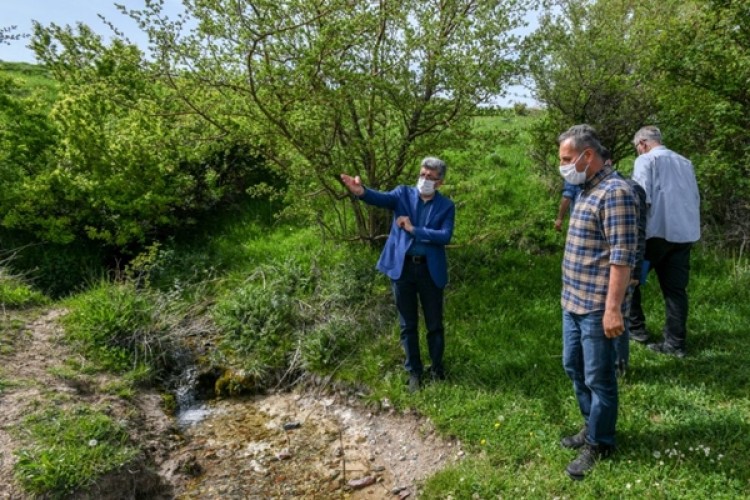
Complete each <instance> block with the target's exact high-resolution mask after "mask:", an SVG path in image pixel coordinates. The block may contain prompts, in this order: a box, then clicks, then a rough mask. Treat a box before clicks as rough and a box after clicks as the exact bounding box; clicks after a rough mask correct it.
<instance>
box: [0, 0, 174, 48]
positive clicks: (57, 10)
mask: <svg viewBox="0 0 750 500" xmlns="http://www.w3.org/2000/svg"><path fill="white" fill-rule="evenodd" d="M116 3H118V4H121V5H124V6H125V7H126V8H128V9H135V10H137V9H142V8H143V6H144V4H145V2H144V0H117V2H116ZM181 5H182V2H181V1H180V0H166V1H165V4H164V12H165V13H166V14H167V15H168V16H170V17H174V16H176V14H177V13H179V12H181V10H182V9H181ZM97 14H101V15H103V16H104V17H105V18H107V20H109V21H111V22H112V24H114V25H115V26H117V28H118V29H120V30H121V31H122V32H124V33H125V35H126V36H127V37H128V38H129V39H130V40H131V41H132V42H134V43H136V44H138V45H139V46H141V47H142V48H143V49H145V48H146V45H147V44H148V38H147V37H146V36H145V35H144V34H143V33H142V32H141V31H140V30H139V29H138V26H137V25H136V24H135V22H134V21H133V20H132V19H130V18H129V17H128V16H126V15H124V14H122V13H120V11H119V10H117V8H116V7H115V1H114V0H0V27H8V26H16V27H17V28H16V30H15V33H19V34H21V33H28V34H31V32H32V20H33V21H38V22H39V23H41V24H42V25H45V26H48V25H49V24H50V23H55V24H57V25H59V26H65V25H70V26H75V25H76V24H77V23H79V22H81V23H84V24H87V25H88V26H89V27H90V28H91V29H93V30H94V31H95V32H96V33H98V34H100V35H101V36H102V37H103V38H104V40H105V41H107V40H109V39H110V38H111V37H112V31H111V30H110V28H109V26H107V25H106V24H104V22H103V21H102V20H101V19H99V17H98V16H97ZM28 43H29V40H28V39H21V40H18V41H11V42H10V45H0V60H2V61H10V62H28V63H34V62H36V60H35V57H34V52H33V51H32V50H31V49H29V48H28V47H27V45H28Z"/></svg>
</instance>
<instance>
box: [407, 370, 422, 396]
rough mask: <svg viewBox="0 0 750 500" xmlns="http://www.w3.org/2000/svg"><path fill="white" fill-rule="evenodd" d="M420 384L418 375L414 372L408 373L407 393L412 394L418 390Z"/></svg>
mask: <svg viewBox="0 0 750 500" xmlns="http://www.w3.org/2000/svg"><path fill="white" fill-rule="evenodd" d="M421 385H422V380H421V377H420V376H419V375H416V374H414V373H412V374H411V375H409V394H414V393H415V392H417V391H419V388H420V387H421Z"/></svg>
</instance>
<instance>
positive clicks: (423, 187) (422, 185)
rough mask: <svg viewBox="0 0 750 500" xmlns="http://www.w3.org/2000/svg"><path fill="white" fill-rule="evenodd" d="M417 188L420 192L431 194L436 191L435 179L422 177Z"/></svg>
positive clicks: (426, 194)
mask: <svg viewBox="0 0 750 500" xmlns="http://www.w3.org/2000/svg"><path fill="white" fill-rule="evenodd" d="M417 189H418V190H419V194H422V195H425V196H430V195H431V194H433V193H434V192H435V181H431V180H430V179H425V178H424V177H420V178H419V180H418V181H417Z"/></svg>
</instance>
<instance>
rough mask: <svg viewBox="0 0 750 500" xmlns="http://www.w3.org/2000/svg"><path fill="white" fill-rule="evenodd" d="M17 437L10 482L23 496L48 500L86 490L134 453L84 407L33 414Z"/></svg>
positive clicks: (120, 433) (114, 427)
mask: <svg viewBox="0 0 750 500" xmlns="http://www.w3.org/2000/svg"><path fill="white" fill-rule="evenodd" d="M17 432H18V434H19V435H20V437H21V439H22V440H23V441H24V442H25V444H24V446H23V447H22V448H21V449H20V450H18V451H17V452H16V455H17V457H18V460H17V462H16V463H15V465H14V470H15V475H16V479H17V480H18V481H19V482H20V483H21V485H22V486H23V488H24V489H25V490H26V491H27V492H29V493H32V494H35V495H45V496H49V497H52V498H65V497H66V496H68V495H69V494H71V493H73V492H74V491H75V490H77V489H79V488H82V487H86V486H89V485H91V484H92V483H93V481H94V480H95V479H96V478H97V477H99V476H102V475H103V474H105V473H107V472H110V471H112V470H115V469H117V468H119V467H122V466H123V465H124V464H126V463H127V462H128V461H129V460H131V459H133V457H135V456H136V455H137V454H138V453H139V451H138V450H137V449H136V448H134V447H132V446H129V444H128V434H127V432H126V431H125V430H124V429H123V428H122V427H121V426H119V425H118V424H117V423H116V422H114V421H113V420H112V419H111V418H110V417H108V416H107V415H105V414H103V413H101V412H99V411H97V410H95V409H93V408H90V407H86V406H78V407H76V408H74V409H73V410H72V411H69V412H65V411H64V410H63V409H60V408H52V409H48V410H45V411H42V412H39V413H36V414H33V415H31V416H29V417H27V418H25V419H24V421H23V423H22V424H21V425H20V426H19V427H18V429H17Z"/></svg>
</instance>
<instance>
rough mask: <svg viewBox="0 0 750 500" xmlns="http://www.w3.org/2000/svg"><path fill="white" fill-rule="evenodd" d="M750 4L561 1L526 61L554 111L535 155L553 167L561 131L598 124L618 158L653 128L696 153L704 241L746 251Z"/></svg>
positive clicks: (539, 133)
mask: <svg viewBox="0 0 750 500" xmlns="http://www.w3.org/2000/svg"><path fill="white" fill-rule="evenodd" d="M749 21H750V20H749V19H748V10H747V8H746V5H745V3H744V2H741V1H734V0H730V1H724V0H716V1H713V0H697V1H690V2H683V1H672V0H669V1H666V2H665V1H658V2H657V1H646V2H638V3H637V4H634V3H632V2H622V1H620V0H596V1H592V2H583V3H581V2H571V1H566V2H563V3H562V8H561V9H555V10H551V11H549V12H548V13H547V14H545V16H544V17H543V18H542V20H541V22H540V28H539V29H538V31H537V32H536V33H535V34H534V35H533V36H532V37H530V38H529V40H528V41H527V45H526V50H525V52H524V60H525V63H526V66H527V68H528V71H529V75H530V77H531V78H532V79H533V81H534V83H535V87H536V90H535V93H536V97H537V99H538V100H539V101H541V102H542V103H544V104H545V106H546V108H547V110H548V112H549V113H548V115H547V117H546V118H545V119H544V120H542V121H539V122H537V125H536V127H535V131H534V157H535V161H536V162H537V163H539V164H540V165H553V164H555V163H556V160H555V157H556V155H555V146H556V142H555V138H556V136H557V135H558V134H559V133H560V132H562V131H563V130H565V129H567V128H568V127H569V126H570V125H572V124H575V123H589V124H590V125H593V126H595V127H596V128H597V130H598V131H599V133H600V135H601V136H602V139H603V143H604V145H605V146H607V147H609V148H610V149H611V150H612V152H613V157H614V160H615V162H617V161H618V160H619V159H621V158H623V157H626V156H629V155H630V154H632V146H631V144H630V141H631V139H632V137H633V134H634V133H635V132H636V131H637V130H638V129H639V128H640V127H642V126H644V125H658V126H659V127H660V128H661V130H662V134H663V136H664V138H665V145H666V146H667V147H669V148H671V149H674V150H675V151H678V152H680V153H682V154H683V155H685V156H686V157H688V158H690V159H691V160H692V161H693V163H694V165H695V167H696V174H697V177H698V184H699V187H700V190H701V197H702V207H701V211H702V216H703V222H704V227H706V229H707V230H706V231H705V236H706V237H707V238H709V239H710V240H711V243H712V244H713V245H730V246H733V247H735V248H736V247H738V246H745V245H746V242H747V234H749V233H750V225H749V223H748V221H750V204H749V203H748V200H749V199H750V171H748V165H749V164H750V142H749V140H748V135H747V133H746V130H748V127H750V119H749V118H748V117H750V108H749V107H750V98H749V97H748V92H747V80H748V78H749V77H750V57H749V56H748V54H750V35H748V28H747V26H748V25H749V24H750V23H749Z"/></svg>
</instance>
